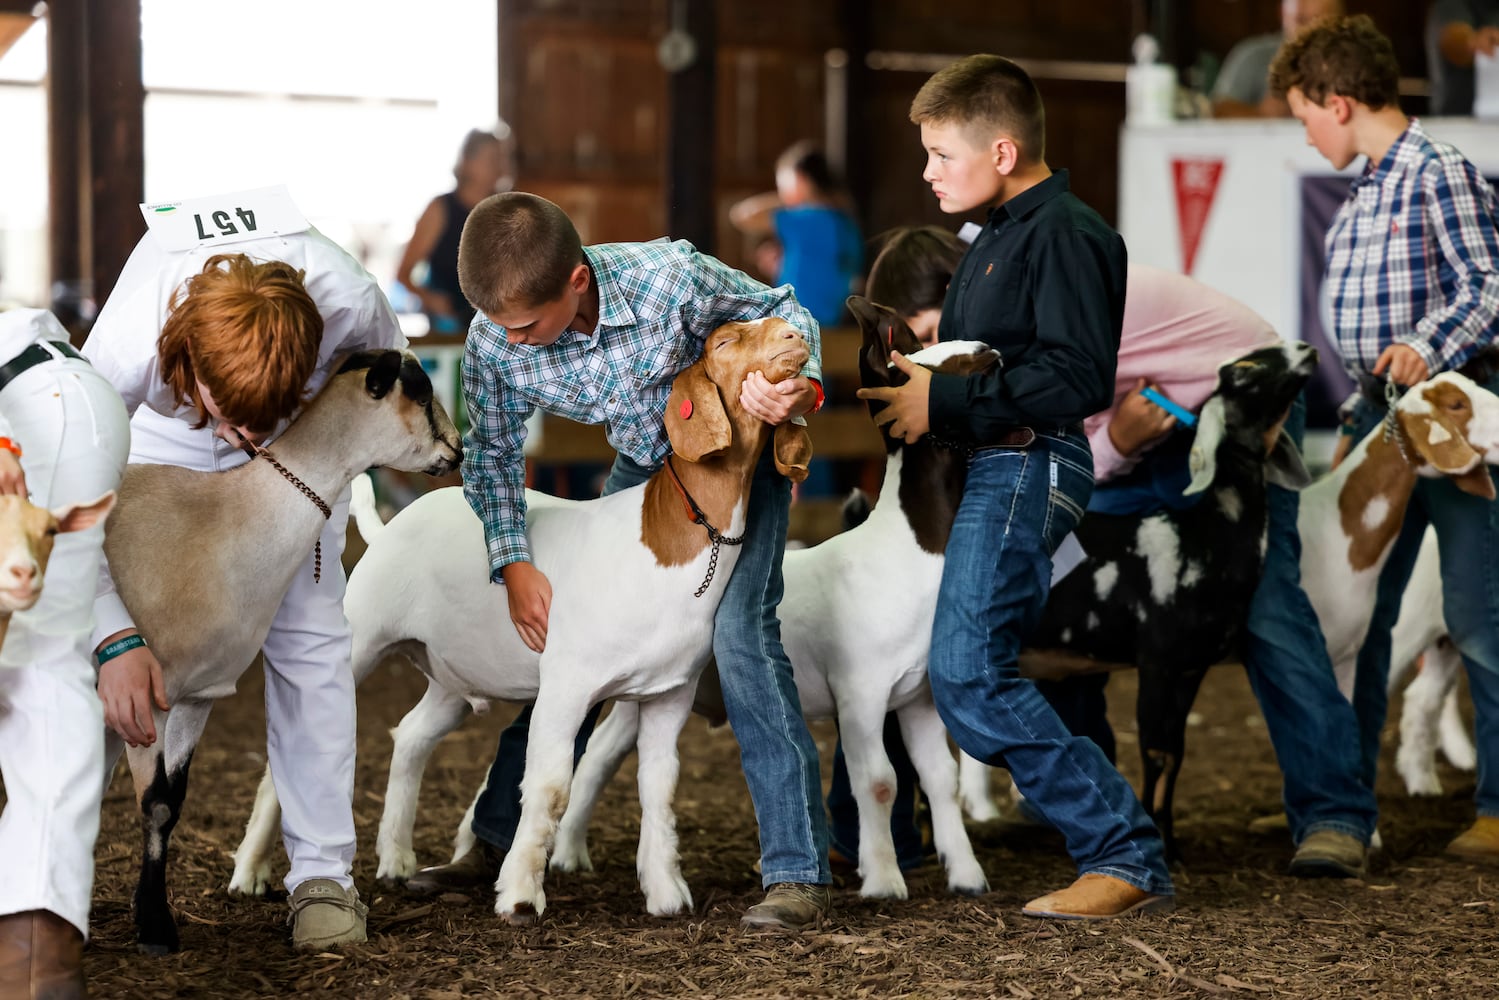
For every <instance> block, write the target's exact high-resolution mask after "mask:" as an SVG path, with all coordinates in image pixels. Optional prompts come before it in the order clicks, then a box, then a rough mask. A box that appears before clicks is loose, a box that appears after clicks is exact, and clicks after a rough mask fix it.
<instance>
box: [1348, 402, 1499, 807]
mask: <svg viewBox="0 0 1499 1000" xmlns="http://www.w3.org/2000/svg"><path fill="white" fill-rule="evenodd" d="M1484 388H1486V389H1488V390H1489V391H1490V392H1499V378H1496V379H1491V380H1489V381H1488V382H1487V383H1486V384H1485V385H1484ZM1383 417H1384V413H1383V412H1382V409H1381V408H1378V407H1375V406H1374V405H1372V404H1370V403H1369V402H1368V401H1367V400H1362V399H1361V400H1359V402H1358V405H1357V408H1356V409H1355V411H1354V415H1353V419H1354V434H1355V440H1360V439H1362V438H1363V436H1364V435H1365V434H1367V433H1368V432H1369V431H1371V430H1373V429H1374V428H1375V427H1376V426H1378V424H1379V423H1380V421H1381V420H1382V419H1383ZM1489 475H1490V477H1493V478H1495V479H1496V482H1499V477H1495V473H1494V470H1493V469H1492V468H1491V469H1489ZM1428 524H1430V525H1431V526H1433V527H1434V528H1436V533H1437V549H1438V551H1439V553H1440V554H1441V560H1442V602H1443V613H1444V616H1445V618H1446V620H1447V628H1448V630H1449V632H1450V634H1451V636H1452V641H1453V644H1454V645H1456V646H1457V649H1458V652H1460V653H1461V654H1462V657H1463V666H1464V667H1465V668H1467V673H1468V691H1469V693H1470V694H1471V695H1472V698H1473V708H1474V715H1475V721H1476V724H1477V734H1476V736H1477V739H1476V740H1475V743H1476V744H1477V750H1478V785H1477V788H1476V789H1475V791H1474V794H1473V800H1474V805H1475V806H1476V807H1477V810H1478V814H1479V815H1480V816H1499V503H1494V502H1491V501H1488V500H1484V499H1482V498H1480V497H1475V496H1472V495H1470V494H1468V493H1464V492H1462V491H1461V490H1459V489H1458V488H1457V487H1456V486H1454V485H1453V484H1452V481H1451V480H1450V479H1446V478H1441V479H1424V478H1422V479H1417V480H1416V489H1415V491H1414V492H1413V493H1412V494H1411V501H1410V505H1409V506H1408V507H1407V508H1406V512H1405V525H1404V527H1403V528H1402V529H1401V531H1400V536H1399V538H1397V539H1396V541H1395V546H1394V549H1393V550H1392V551H1391V553H1390V559H1389V562H1387V563H1385V567H1384V570H1383V571H1382V572H1381V573H1380V577H1379V588H1378V592H1377V596H1376V598H1375V602H1374V617H1373V619H1372V620H1371V621H1370V622H1369V633H1368V635H1367V637H1366V638H1365V639H1364V645H1363V648H1362V649H1360V650H1359V655H1358V678H1357V680H1356V681H1355V683H1354V689H1353V707H1354V710H1355V712H1356V713H1357V715H1358V727H1359V736H1360V740H1359V752H1360V764H1361V774H1362V776H1363V778H1364V780H1365V781H1366V782H1368V783H1370V784H1372V783H1373V781H1374V774H1375V770H1376V768H1377V766H1378V762H1379V732H1380V730H1381V729H1382V728H1383V727H1384V721H1385V712H1386V709H1387V708H1388V695H1387V693H1386V686H1387V684H1388V681H1389V675H1390V629H1391V628H1393V627H1394V624H1395V619H1396V618H1397V617H1399V614H1400V597H1401V595H1402V594H1403V593H1404V591H1405V585H1406V582H1407V581H1408V580H1409V579H1410V575H1411V570H1412V568H1413V567H1414V566H1415V563H1416V555H1417V553H1418V551H1419V550H1420V547H1421V538H1422V536H1423V535H1424V534H1425V532H1426V526H1427V525H1428Z"/></svg>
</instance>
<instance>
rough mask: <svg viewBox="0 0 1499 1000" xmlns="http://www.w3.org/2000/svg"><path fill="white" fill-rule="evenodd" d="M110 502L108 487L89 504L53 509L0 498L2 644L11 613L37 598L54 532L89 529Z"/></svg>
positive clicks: (111, 494)
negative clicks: (104, 492) (105, 491)
mask: <svg viewBox="0 0 1499 1000" xmlns="http://www.w3.org/2000/svg"><path fill="white" fill-rule="evenodd" d="M114 503H115V495H114V491H112V490H111V491H110V492H108V493H106V494H104V495H103V496H102V497H100V498H99V499H97V500H94V501H92V502H90V503H84V504H74V505H72V506H69V507H62V508H59V509H58V510H55V511H53V510H47V509H46V508H45V507H38V506H36V505H35V504H33V503H32V502H31V501H30V500H27V499H26V498H25V497H21V496H0V642H4V641H5V633H6V631H7V630H8V629H9V628H10V616H11V615H12V614H13V613H15V612H17V611H25V610H27V609H29V608H32V607H34V606H35V605H36V602H37V601H38V600H40V599H41V596H42V581H43V578H44V576H45V574H46V572H47V560H48V559H49V558H50V557H51V556H52V546H53V543H54V542H55V541H56V540H57V536H58V535H60V534H65V533H67V532H70V531H82V530H84V529H85V528H91V527H93V526H94V525H95V524H98V523H99V522H100V521H101V520H103V519H104V518H105V517H106V516H108V514H109V512H110V509H111V508H113V507H114Z"/></svg>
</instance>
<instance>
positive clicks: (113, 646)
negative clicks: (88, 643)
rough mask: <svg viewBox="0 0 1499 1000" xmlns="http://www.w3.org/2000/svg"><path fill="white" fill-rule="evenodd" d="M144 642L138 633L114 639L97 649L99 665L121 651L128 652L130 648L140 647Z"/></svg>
mask: <svg viewBox="0 0 1499 1000" xmlns="http://www.w3.org/2000/svg"><path fill="white" fill-rule="evenodd" d="M145 644H146V640H144V639H142V638H141V637H140V636H139V635H127V636H125V637H124V638H123V639H116V640H115V641H114V642H112V643H110V644H109V645H107V646H105V647H104V648H103V649H101V650H99V656H98V660H99V665H100V666H101V667H102V666H103V665H104V664H105V663H108V662H109V661H110V660H112V659H114V658H115V657H116V656H119V655H120V654H121V653H128V652H130V651H131V650H132V649H140V648H141V647H142V646H144V645H145Z"/></svg>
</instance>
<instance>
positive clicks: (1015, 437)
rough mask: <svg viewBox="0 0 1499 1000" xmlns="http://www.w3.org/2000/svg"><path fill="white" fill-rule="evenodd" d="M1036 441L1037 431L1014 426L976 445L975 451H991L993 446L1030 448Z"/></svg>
mask: <svg viewBox="0 0 1499 1000" xmlns="http://www.w3.org/2000/svg"><path fill="white" fill-rule="evenodd" d="M1035 443H1036V432H1035V431H1034V430H1032V429H1031V428H1029V427H1012V428H1010V429H1009V430H1007V431H1005V432H1004V433H1003V434H1001V435H999V437H997V438H995V439H994V440H992V441H986V442H984V443H983V444H980V445H974V447H973V450H974V451H989V450H990V449H993V448H1029V447H1030V446H1031V445H1033V444H1035Z"/></svg>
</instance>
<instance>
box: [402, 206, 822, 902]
mask: <svg viewBox="0 0 1499 1000" xmlns="http://www.w3.org/2000/svg"><path fill="white" fill-rule="evenodd" d="M458 276H459V281H460V282H461V284H462V286H463V293H464V295H465V296H467V297H468V299H469V301H470V302H471V303H472V304H473V305H474V307H475V308H476V309H478V314H477V315H476V317H475V319H474V322H473V325H472V326H471V327H470V329H469V335H468V342H467V345H466V347H465V350H464V357H463V389H464V394H465V396H466V398H467V400H468V412H469V419H470V421H471V424H472V431H471V440H470V441H469V442H468V447H467V449H466V451H467V458H466V460H465V462H464V465H463V488H464V493H465V495H466V496H467V497H468V501H469V504H470V505H471V506H472V507H473V509H474V512H475V513H476V514H478V516H479V519H480V520H481V521H483V522H484V535H485V539H486V541H487V543H488V546H489V561H490V567H491V581H492V582H493V583H494V584H496V585H499V586H503V587H504V588H505V590H506V599H507V601H508V604H509V608H510V617H511V620H512V621H513V622H514V624H515V627H516V630H517V631H518V632H519V633H520V636H521V638H522V639H523V640H525V642H526V645H528V646H529V647H530V648H532V649H534V650H536V651H537V652H540V651H541V650H542V649H543V648H544V647H545V645H546V633H547V620H548V611H549V607H550V604H551V596H552V594H551V585H550V584H549V583H548V581H547V579H546V577H545V575H543V574H542V573H541V571H540V570H539V569H537V568H536V566H535V565H534V564H533V563H532V562H531V554H530V551H529V548H528V546H527V542H526V534H525V492H524V478H525V458H524V455H523V454H522V444H523V442H524V440H525V422H526V419H527V418H528V417H529V416H530V415H531V414H532V413H533V412H534V411H535V410H536V409H538V408H539V409H543V410H546V411H547V412H550V413H556V414H559V415H561V416H564V417H569V418H571V419H573V420H577V421H580V422H583V423H590V424H603V425H604V427H605V429H606V430H607V432H608V437H609V442H610V443H611V444H612V445H613V446H614V447H615V449H616V450H617V451H618V452H619V455H618V457H617V458H616V459H615V462H614V467H613V469H612V470H611V472H610V474H609V478H608V481H607V482H606V483H605V485H604V492H605V493H612V492H614V491H616V490H619V489H624V488H626V487H629V486H634V485H636V484H638V483H643V482H645V481H646V479H648V478H649V477H650V475H651V474H652V473H654V472H655V470H656V469H658V468H660V466H661V464H662V463H663V462H664V461H665V459H666V457H667V455H669V454H670V453H671V445H670V442H669V441H668V440H667V436H666V426H665V419H664V413H665V407H666V398H667V395H668V393H669V392H670V390H671V383H672V380H673V379H674V378H675V377H676V376H677V374H678V373H679V372H681V371H682V369H684V368H686V367H687V366H688V365H689V364H691V363H692V362H693V361H695V360H696V359H697V358H698V357H699V356H700V355H701V354H702V351H703V341H704V339H705V338H706V337H707V336H708V335H709V334H710V333H712V332H713V330H714V329H716V328H717V327H719V326H720V325H722V324H724V323H727V322H730V321H733V320H744V319H755V318H760V317H765V316H778V317H780V318H781V319H784V320H786V321H787V322H788V323H790V324H791V325H792V326H794V327H796V328H797V329H798V330H801V331H803V333H804V334H805V336H806V340H807V346H808V347H809V348H810V349H811V357H810V359H809V360H808V361H807V364H806V366H805V367H804V368H803V370H802V372H801V373H800V374H799V375H798V376H797V377H795V378H790V379H786V380H784V381H781V382H777V383H771V382H769V381H767V380H766V379H765V377H764V376H763V375H761V374H760V373H759V372H756V373H754V374H752V375H751V376H750V378H749V379H747V380H746V381H745V383H744V385H743V387H742V390H741V396H740V399H741V402H742V404H743V405H744V407H745V409H746V410H747V411H749V412H750V413H753V414H754V415H756V416H758V417H760V418H761V419H763V420H764V421H765V422H766V423H769V424H782V423H785V422H787V421H788V420H793V419H796V418H797V417H800V416H801V415H802V414H804V413H807V412H810V411H812V410H815V409H816V408H817V406H818V405H820V403H821V401H822V389H821V386H820V384H819V381H820V379H821V351H820V346H819V338H818V328H817V323H816V322H815V321H814V320H813V319H812V316H811V315H810V314H809V313H808V312H807V311H806V310H805V309H803V308H802V307H801V306H800V305H799V304H798V303H797V301H796V299H795V297H794V296H793V295H792V293H791V289H790V287H789V286H783V287H781V288H776V289H771V288H767V287H765V286H764V285H762V284H760V283H759V282H757V281H754V280H752V279H751V278H749V277H748V276H746V275H744V274H743V273H741V272H739V271H736V270H734V269H732V268H730V267H727V266H725V265H724V264H722V263H720V262H719V261H718V260H715V259H714V258H712V257H709V256H707V255H705V254H700V253H698V252H697V251H696V250H694V249H693V247H692V246H691V244H689V243H686V242H683V241H678V242H675V243H670V242H666V241H664V240H662V241H657V242H653V243H614V244H601V245H597V246H590V247H587V248H585V247H583V246H582V243H581V241H580V239H579V237H578V232H577V230H576V229H575V228H574V227H573V224H572V222H571V220H569V219H568V217H567V215H566V214H565V213H564V212H563V211H562V209H560V208H559V207H557V206H556V205H554V204H552V203H551V202H549V201H547V200H546V199H544V198H539V197H537V196H535V195H532V194H525V193H522V192H507V193H505V194H499V195H495V196H493V197H491V198H488V199H486V200H485V201H482V202H480V203H479V204H478V206H476V207H475V208H474V211H473V213H472V214H471V215H470V216H469V219H468V222H467V223H466V224H465V226H464V230H463V238H462V241H461V243H460V244H459V250H458ZM790 505H791V486H790V483H789V482H788V481H787V480H786V479H785V478H784V477H782V476H781V475H780V474H778V473H777V472H776V471H775V465H774V463H773V461H772V455H771V452H770V450H769V449H767V450H766V452H765V455H764V458H763V460H762V461H761V463H760V466H759V468H758V469H757V470H756V472H755V479H754V485H753V487H752V489H751V494H750V504H749V512H748V522H747V525H746V531H745V536H746V542H745V546H744V549H743V551H742V552H741V554H740V556H739V560H738V562H737V563H736V565H735V567H734V573H733V576H732V577H731V578H730V581H729V587H728V590H727V591H726V592H725V593H724V597H723V600H722V602H721V603H720V605H719V608H718V614H717V617H716V619H715V624H714V637H713V652H714V656H715V658H716V660H717V662H718V670H719V676H720V678H721V680H722V683H723V694H724V705H725V708H726V709H727V710H728V715H729V722H730V724H731V725H732V726H733V728H734V735H735V737H736V738H737V739H738V741H739V746H740V753H741V757H742V760H743V763H744V772H745V777H746V779H747V780H748V783H749V788H750V795H751V797H752V798H753V799H754V804H755V816H756V819H757V821H758V823H759V827H760V845H761V871H762V877H763V879H764V883H765V885H766V886H767V887H768V888H769V889H770V891H769V893H768V895H767V896H766V899H765V901H764V902H762V903H759V904H757V905H755V906H753V907H751V908H750V909H749V911H748V912H747V913H746V914H745V917H744V921H743V922H744V923H745V925H747V926H752V927H761V928H788V929H799V928H801V927H803V926H807V925H810V924H814V923H816V922H817V921H819V920H820V919H821V918H822V916H823V915H824V914H826V912H827V909H828V889H827V886H828V884H829V883H830V882H831V881H832V879H831V876H830V874H829V872H828V865H827V853H828V840H827V824H826V819H825V817H824V815H823V811H822V799H821V785H820V775H819V770H818V760H817V747H816V745H815V744H814V743H813V741H812V737H811V734H810V733H809V732H808V731H807V726H806V722H805V721H804V720H803V719H802V714H801V702H800V700H799V698H798V697H797V693H796V683H795V681H794V680H793V678H792V672H791V664H790V662H789V661H788V660H787V659H786V654H785V651H784V650H783V649H782V648H781V640H780V624H779V622H778V620H777V618H776V605H777V604H778V603H779V602H780V597H781V556H782V554H783V553H784V551H785V545H786V525H787V520H788V511H789V509H790ZM596 717H597V709H595V711H594V712H593V713H591V714H590V716H589V720H588V722H587V723H585V725H584V727H583V731H582V732H581V733H580V734H579V736H578V741H579V746H578V748H577V749H578V751H579V752H581V749H582V745H583V744H584V743H585V742H586V740H587V738H588V734H589V732H590V731H591V729H592V724H593V719H595V718H596ZM529 718H530V710H529V709H527V710H526V711H525V712H524V713H522V715H521V717H520V718H519V719H517V720H516V722H515V723H514V724H512V725H511V727H510V728H509V729H507V730H506V731H505V733H504V734H502V735H501V738H500V749H499V752H498V754H497V756H496V758H495V762H494V766H493V768H492V769H491V771H490V774H489V780H488V783H487V785H486V787H485V789H484V791H483V792H482V793H481V794H480V796H479V798H478V799H477V800H476V801H475V803H474V819H473V830H474V833H475V834H476V835H477V836H478V838H479V841H480V846H478V847H476V848H475V849H474V850H472V851H470V852H469V853H468V854H467V855H465V856H464V857H463V858H460V859H459V860H457V861H455V862H453V864H451V865H444V866H440V867H439V868H436V869H428V870H426V871H424V872H419V873H418V874H417V875H416V876H414V877H413V878H412V880H411V884H413V885H414V886H415V887H416V888H418V889H426V890H438V889H445V888H448V887H451V886H454V885H463V884H472V883H473V882H477V881H481V880H482V881H485V882H489V883H492V882H493V881H494V878H495V876H496V874H497V872H498V862H499V861H500V859H501V857H502V856H503V853H504V851H505V850H507V849H508V848H509V846H510V843H511V839H512V837H513V836H514V833H515V826H516V823H517V821H518V820H519V818H520V778H521V774H522V772H523V769H524V764H525V755H526V754H525V751H526V741H527V728H528V724H529Z"/></svg>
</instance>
